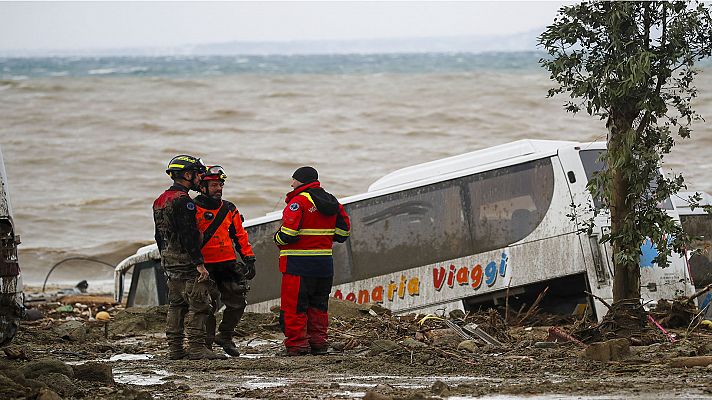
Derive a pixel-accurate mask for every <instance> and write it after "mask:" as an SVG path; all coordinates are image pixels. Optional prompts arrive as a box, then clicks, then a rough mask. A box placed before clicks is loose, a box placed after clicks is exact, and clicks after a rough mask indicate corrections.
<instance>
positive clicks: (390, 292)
mask: <svg viewBox="0 0 712 400" xmlns="http://www.w3.org/2000/svg"><path fill="white" fill-rule="evenodd" d="M397 288H398V286H396V284H395V283H393V281H391V283H389V284H388V301H393V296H394V295H395V293H396V289H397Z"/></svg>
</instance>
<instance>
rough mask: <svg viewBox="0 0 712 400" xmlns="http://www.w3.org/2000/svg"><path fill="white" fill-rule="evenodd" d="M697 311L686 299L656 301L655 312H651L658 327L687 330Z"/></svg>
mask: <svg viewBox="0 0 712 400" xmlns="http://www.w3.org/2000/svg"><path fill="white" fill-rule="evenodd" d="M698 312H699V310H698V309H697V307H695V305H694V304H691V303H688V302H687V301H686V299H679V300H673V301H667V300H664V299H663V300H660V301H658V304H657V306H655V310H653V311H652V312H651V314H652V315H653V318H655V319H656V320H657V321H658V322H659V323H660V325H662V326H663V327H665V328H687V327H688V326H689V325H690V323H691V322H692V320H693V319H694V318H695V315H697V313H698Z"/></svg>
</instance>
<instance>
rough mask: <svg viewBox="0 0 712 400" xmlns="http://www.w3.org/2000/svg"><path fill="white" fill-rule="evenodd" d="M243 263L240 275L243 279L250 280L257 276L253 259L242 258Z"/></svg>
mask: <svg viewBox="0 0 712 400" xmlns="http://www.w3.org/2000/svg"><path fill="white" fill-rule="evenodd" d="M243 261H244V262H245V266H244V267H243V270H242V273H243V275H245V279H247V280H250V279H252V278H254V277H255V275H256V274H257V271H255V257H250V256H248V257H244V258H243Z"/></svg>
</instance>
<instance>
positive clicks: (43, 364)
mask: <svg viewBox="0 0 712 400" xmlns="http://www.w3.org/2000/svg"><path fill="white" fill-rule="evenodd" d="M21 371H22V373H23V374H24V376H25V378H29V379H32V378H36V377H38V376H42V375H47V374H51V373H58V374H62V375H66V376H67V377H69V378H74V370H72V367H70V366H69V365H67V364H65V363H64V362H62V361H60V360H57V359H56V358H42V359H39V360H37V361H30V362H28V363H27V364H25V365H23V366H22V369H21Z"/></svg>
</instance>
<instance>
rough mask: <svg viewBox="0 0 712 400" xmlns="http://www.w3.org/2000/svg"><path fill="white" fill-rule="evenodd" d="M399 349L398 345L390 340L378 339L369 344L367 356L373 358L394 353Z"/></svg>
mask: <svg viewBox="0 0 712 400" xmlns="http://www.w3.org/2000/svg"><path fill="white" fill-rule="evenodd" d="M400 349H401V347H400V345H398V343H396V342H394V341H392V340H387V339H378V340H374V341H373V342H372V343H371V347H370V351H369V353H368V354H369V355H371V356H375V355H378V354H381V353H385V352H391V351H396V350H400Z"/></svg>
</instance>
